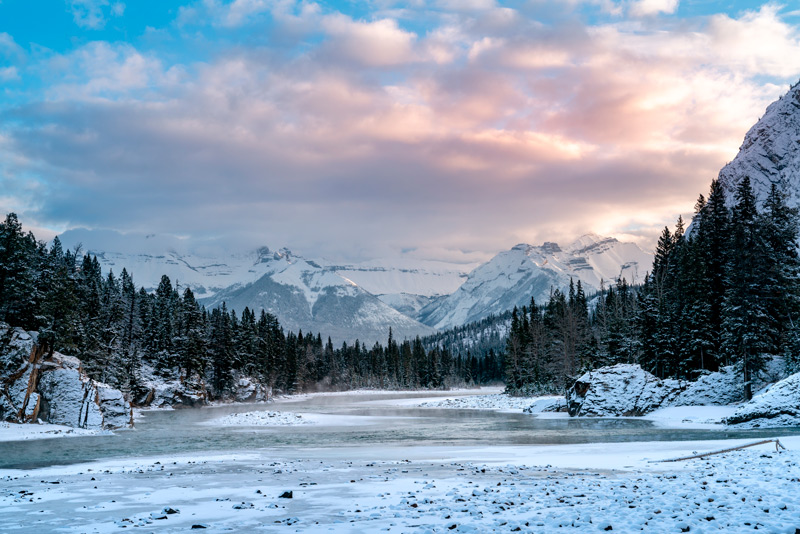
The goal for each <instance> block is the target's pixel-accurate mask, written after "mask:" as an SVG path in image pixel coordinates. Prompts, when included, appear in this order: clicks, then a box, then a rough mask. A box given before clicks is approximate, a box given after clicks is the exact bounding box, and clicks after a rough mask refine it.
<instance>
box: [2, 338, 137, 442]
mask: <svg viewBox="0 0 800 534" xmlns="http://www.w3.org/2000/svg"><path fill="white" fill-rule="evenodd" d="M132 416H133V414H132V411H131V406H130V403H129V402H128V401H127V400H125V398H124V396H123V394H122V392H120V391H119V390H117V389H114V388H112V387H111V386H109V385H107V384H103V383H101V382H97V381H95V380H92V379H91V378H89V377H88V376H87V375H86V373H85V372H84V371H83V368H82V367H81V362H80V360H78V359H77V358H74V357H71V356H65V355H63V354H60V353H58V352H54V353H52V354H48V353H46V352H45V351H44V350H43V348H42V347H41V346H39V345H37V343H36V334H35V333H29V332H25V331H24V330H22V329H20V328H12V327H10V326H8V325H7V324H5V323H0V419H2V420H5V421H10V422H14V423H32V422H36V421H39V420H41V421H45V422H48V423H55V424H62V425H69V426H73V427H78V428H92V429H114V428H124V427H128V426H131V425H132V424H133V417H132Z"/></svg>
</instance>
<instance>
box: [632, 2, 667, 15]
mask: <svg viewBox="0 0 800 534" xmlns="http://www.w3.org/2000/svg"><path fill="white" fill-rule="evenodd" d="M677 9H678V0H634V1H633V2H631V4H630V7H629V12H630V14H631V15H632V16H634V17H650V16H653V15H658V14H660V13H664V14H667V15H670V14H672V13H675V11H676V10H677Z"/></svg>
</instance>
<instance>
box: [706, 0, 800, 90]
mask: <svg viewBox="0 0 800 534" xmlns="http://www.w3.org/2000/svg"><path fill="white" fill-rule="evenodd" d="M779 11H780V6H778V5H776V4H765V5H764V6H762V7H761V8H760V9H759V10H757V11H747V12H745V13H744V15H743V16H742V17H740V18H738V19H735V18H731V17H729V16H727V15H714V16H713V17H712V18H711V22H710V23H709V28H708V37H709V40H710V45H711V47H712V49H713V51H714V52H715V53H716V56H717V59H718V60H719V61H721V62H724V63H726V64H729V65H731V66H732V67H734V68H737V69H739V70H742V71H744V72H747V73H748V74H767V75H773V76H781V77H797V74H798V72H799V71H800V32H798V29H797V27H795V26H791V25H789V24H787V23H786V22H785V21H784V20H783V19H782V18H781V17H780V16H779Z"/></svg>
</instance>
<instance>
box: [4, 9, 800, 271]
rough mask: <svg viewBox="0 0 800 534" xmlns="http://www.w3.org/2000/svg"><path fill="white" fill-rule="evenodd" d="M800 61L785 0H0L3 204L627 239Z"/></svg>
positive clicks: (82, 220) (440, 250)
mask: <svg viewBox="0 0 800 534" xmlns="http://www.w3.org/2000/svg"><path fill="white" fill-rule="evenodd" d="M799 77H800V10H797V7H796V3H795V2H794V1H791V2H786V3H785V4H781V3H765V4H763V5H758V4H757V3H756V2H752V1H739V0H723V1H711V0H520V1H510V2H496V1H494V0H439V1H430V2H423V1H412V2H394V1H392V0H373V1H358V2H355V1H347V0H345V1H342V2H318V3H317V2H313V1H294V0H136V1H132V0H127V1H126V0H37V1H36V2H32V1H30V0H0V90H2V95H3V96H2V99H0V209H1V210H2V211H3V212H4V213H5V212H9V211H15V212H17V213H18V214H19V216H20V218H21V219H22V221H23V223H24V224H25V225H26V226H27V227H28V228H31V229H33V230H34V232H35V233H36V234H37V236H39V237H42V238H45V237H51V236H52V235H54V234H55V233H57V232H61V231H64V230H66V229H69V228H75V227H86V228H105V229H116V230H120V231H123V232H147V233H150V232H157V233H167V234H174V235H178V236H190V237H193V238H209V237H212V238H218V239H219V238H221V239H224V240H225V242H227V243H231V242H235V243H242V244H266V245H269V246H271V247H281V246H289V247H290V248H292V249H294V250H297V251H299V252H301V253H304V254H306V255H308V256H310V257H315V256H325V257H328V258H330V259H366V258H373V257H386V256H393V255H400V254H406V255H410V256H416V257H425V258H442V259H445V258H446V259H451V260H476V259H488V257H490V256H491V255H493V254H494V253H496V252H498V251H499V250H502V249H507V248H509V247H511V246H513V245H514V244H516V243H519V242H528V243H534V244H535V243H540V242H541V241H544V240H555V241H561V242H566V241H568V240H570V239H571V238H574V237H576V236H578V235H580V234H582V233H586V232H590V231H591V232H596V233H600V234H603V235H613V236H616V237H618V238H621V239H634V240H637V241H638V242H640V243H641V244H642V245H643V246H645V247H648V248H649V247H650V246H651V245H652V243H653V242H654V236H655V235H656V234H657V233H658V231H659V229H660V228H662V227H663V226H664V225H665V224H669V225H672V224H673V223H674V220H675V218H676V217H677V215H678V214H679V213H683V214H689V213H691V211H692V207H693V205H694V202H695V200H696V198H697V195H698V194H699V193H701V192H702V193H705V192H706V190H707V188H708V184H709V183H710V181H711V179H712V178H714V177H715V176H716V174H717V173H718V171H719V169H720V167H721V166H722V165H724V164H725V163H726V162H727V161H729V160H730V159H732V158H733V157H734V156H735V154H736V151H737V149H738V147H739V145H740V143H741V140H742V138H743V136H744V134H745V132H746V131H747V129H748V128H749V127H750V126H751V125H752V124H753V123H754V122H755V121H756V120H757V119H758V118H759V116H760V115H761V114H762V113H763V111H764V109H765V107H766V106H767V104H768V103H769V102H770V101H772V100H774V99H776V98H777V97H778V96H780V95H781V94H783V93H784V92H785V91H786V90H787V89H788V86H789V84H790V83H794V82H796V81H797V80H798V78H799Z"/></svg>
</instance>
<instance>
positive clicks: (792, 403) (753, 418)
mask: <svg viewBox="0 0 800 534" xmlns="http://www.w3.org/2000/svg"><path fill="white" fill-rule="evenodd" d="M725 423H726V424H728V425H737V426H741V427H745V428H767V427H779V426H800V373H796V374H793V375H791V376H789V377H788V378H784V379H783V380H781V381H780V382H778V383H776V384H774V385H773V386H772V387H770V388H769V389H767V390H766V391H765V392H763V393H761V394H760V395H756V396H755V397H753V399H752V400H750V401H749V402H746V403H745V404H742V405H741V406H740V407H739V408H738V409H737V410H736V411H735V412H734V413H733V415H731V416H730V417H728V418H727V419H726V420H725Z"/></svg>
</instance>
